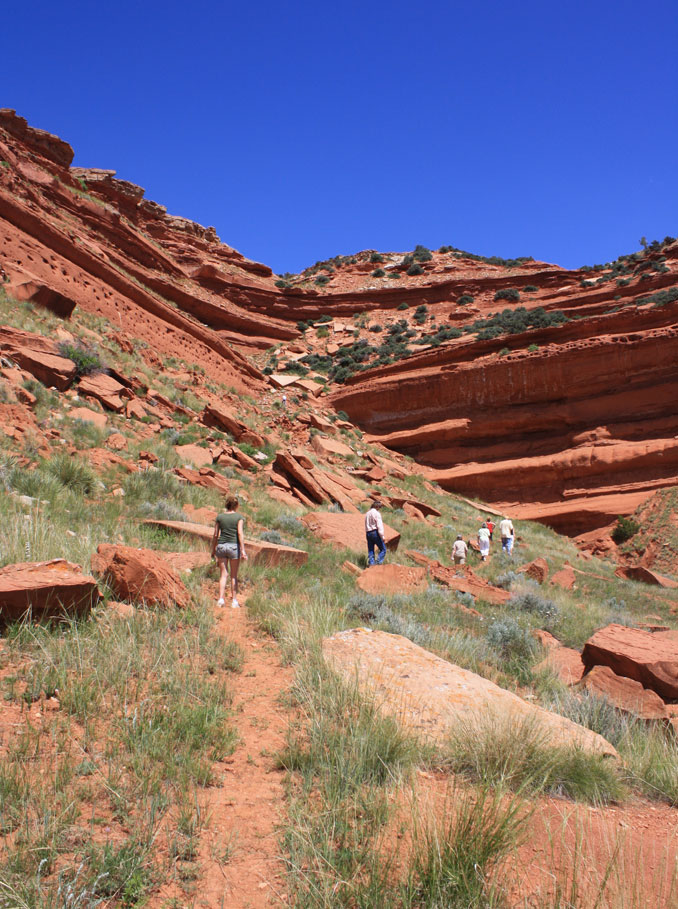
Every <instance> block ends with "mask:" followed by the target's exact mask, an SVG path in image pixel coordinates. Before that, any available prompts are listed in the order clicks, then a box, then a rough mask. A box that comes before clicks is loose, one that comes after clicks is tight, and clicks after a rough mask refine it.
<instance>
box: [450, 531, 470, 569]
mask: <svg viewBox="0 0 678 909" xmlns="http://www.w3.org/2000/svg"><path fill="white" fill-rule="evenodd" d="M467 552H468V546H467V545H466V543H464V538H463V537H462V535H461V534H459V535H458V536H457V539H456V540H455V541H454V545H453V546H452V561H453V562H454V564H455V565H465V564H466V553H467Z"/></svg>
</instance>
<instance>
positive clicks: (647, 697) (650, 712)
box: [580, 666, 668, 720]
mask: <svg viewBox="0 0 678 909" xmlns="http://www.w3.org/2000/svg"><path fill="white" fill-rule="evenodd" d="M580 684H581V687H582V688H586V690H587V691H590V692H592V693H593V694H597V695H600V696H601V697H604V698H606V699H607V700H608V701H609V702H610V703H611V704H614V706H615V707H616V708H617V710H621V711H622V712H623V713H629V714H631V716H637V717H639V718H640V719H641V720H665V719H668V713H667V711H666V704H664V701H662V699H661V698H660V697H659V695H658V694H656V693H655V692H654V691H650V689H649V688H643V686H642V685H641V684H640V682H636V681H635V680H634V679H627V678H624V676H621V675H617V674H616V673H614V672H613V671H612V670H611V669H610V667H609V666H594V667H593V669H592V670H591V671H590V672H589V673H587V674H586V675H585V676H584V678H583V679H582V680H581V683H580Z"/></svg>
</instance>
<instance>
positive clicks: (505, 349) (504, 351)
mask: <svg viewBox="0 0 678 909" xmlns="http://www.w3.org/2000/svg"><path fill="white" fill-rule="evenodd" d="M510 353H511V351H510V349H509V348H508V347H502V349H501V350H500V351H499V356H500V357H505V356H506V355H507V354H510Z"/></svg>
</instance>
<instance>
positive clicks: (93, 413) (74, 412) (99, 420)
mask: <svg viewBox="0 0 678 909" xmlns="http://www.w3.org/2000/svg"><path fill="white" fill-rule="evenodd" d="M68 416H69V417H70V418H71V419H72V420H82V421H83V423H94V425H95V426H98V427H99V429H105V428H106V424H107V423H108V417H107V416H106V414H105V413H101V411H99V410H90V409H89V407H73V408H72V409H71V410H69V411H68Z"/></svg>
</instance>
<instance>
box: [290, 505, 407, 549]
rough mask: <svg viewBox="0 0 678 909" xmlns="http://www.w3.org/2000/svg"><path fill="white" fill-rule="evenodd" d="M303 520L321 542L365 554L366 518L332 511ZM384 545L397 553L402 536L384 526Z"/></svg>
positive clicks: (313, 513) (306, 515) (318, 513)
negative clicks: (324, 541)
mask: <svg viewBox="0 0 678 909" xmlns="http://www.w3.org/2000/svg"><path fill="white" fill-rule="evenodd" d="M301 520H302V521H303V522H304V524H306V526H307V527H308V528H309V529H310V530H312V531H313V533H314V534H316V536H318V537H320V539H321V540H326V541H327V542H328V543H332V544H333V545H334V546H337V547H338V548H344V547H345V548H346V549H351V550H352V551H353V552H365V551H366V549H367V543H366V542H365V517H364V515H362V514H352V513H351V514H340V513H338V512H332V511H314V512H311V513H310V514H305V515H303V517H302V518H301ZM384 543H385V544H386V548H387V549H388V550H390V551H391V552H395V551H396V549H397V548H398V543H400V534H399V533H398V532H397V531H396V530H394V529H393V528H392V527H389V526H388V525H387V524H386V523H385V524H384Z"/></svg>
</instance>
